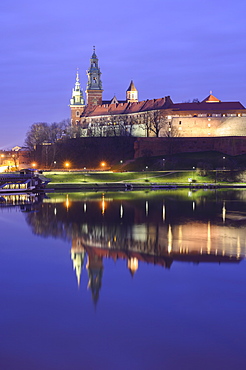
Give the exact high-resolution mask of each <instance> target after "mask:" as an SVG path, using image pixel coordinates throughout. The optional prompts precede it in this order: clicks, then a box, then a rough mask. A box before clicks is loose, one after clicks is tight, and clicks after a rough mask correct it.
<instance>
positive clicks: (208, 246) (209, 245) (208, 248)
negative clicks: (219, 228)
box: [207, 221, 211, 254]
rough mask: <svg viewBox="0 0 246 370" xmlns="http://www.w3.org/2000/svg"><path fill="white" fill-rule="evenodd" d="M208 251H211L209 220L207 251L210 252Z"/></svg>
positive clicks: (209, 226)
mask: <svg viewBox="0 0 246 370" xmlns="http://www.w3.org/2000/svg"><path fill="white" fill-rule="evenodd" d="M210 252H211V225H210V221H208V239H207V253H208V254H210Z"/></svg>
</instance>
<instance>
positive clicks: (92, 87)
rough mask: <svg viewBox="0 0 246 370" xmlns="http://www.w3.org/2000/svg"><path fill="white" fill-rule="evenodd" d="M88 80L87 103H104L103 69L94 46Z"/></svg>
mask: <svg viewBox="0 0 246 370" xmlns="http://www.w3.org/2000/svg"><path fill="white" fill-rule="evenodd" d="M87 76H88V82H87V88H86V98H87V105H92V106H93V105H101V104H102V93H103V90H102V81H101V71H100V68H99V66H98V58H97V56H96V52H95V46H94V47H93V54H92V57H91V64H90V68H89V69H88V71H87Z"/></svg>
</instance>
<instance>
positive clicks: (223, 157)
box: [223, 157, 225, 170]
mask: <svg viewBox="0 0 246 370" xmlns="http://www.w3.org/2000/svg"><path fill="white" fill-rule="evenodd" d="M223 170H225V157H223Z"/></svg>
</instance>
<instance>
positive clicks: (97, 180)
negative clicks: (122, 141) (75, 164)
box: [44, 170, 246, 191]
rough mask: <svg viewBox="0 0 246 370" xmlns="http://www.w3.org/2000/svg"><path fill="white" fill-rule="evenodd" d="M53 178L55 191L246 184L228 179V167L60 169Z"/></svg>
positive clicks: (218, 186) (194, 187)
mask: <svg viewBox="0 0 246 370" xmlns="http://www.w3.org/2000/svg"><path fill="white" fill-rule="evenodd" d="M44 175H45V176H46V177H47V178H49V179H50V180H51V181H50V183H49V184H48V186H47V189H54V190H85V191H86V190H94V191H95V190H119V191H125V190H139V189H150V190H155V189H168V188H170V189H173V188H191V189H199V188H205V189H206V188H229V187H233V188H235V187H236V188H244V187H246V183H243V182H238V181H225V180H223V179H224V178H228V173H227V171H225V170H220V171H218V170H216V171H210V173H209V174H208V175H206V176H201V175H200V174H199V173H197V172H196V171H186V170H181V171H142V172H112V171H56V172H45V173H44Z"/></svg>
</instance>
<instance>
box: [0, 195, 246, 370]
mask: <svg viewBox="0 0 246 370" xmlns="http://www.w3.org/2000/svg"><path fill="white" fill-rule="evenodd" d="M28 203H30V204H28ZM13 204H15V206H13ZM1 205H2V207H0V220H1V223H0V229H1V244H0V261H1V262H0V285H1V311H0V312H1V315H0V323H1V347H0V369H3V370H10V369H11V370H12V369H14V370H16V369H25V370H29V369H30V370H41V369H42V370H44V369H45V370H46V369H47V370H49V369H52V370H56V369H57V370H58V369H59V370H70V369H120V370H121V369H244V368H245V356H244V352H245V348H244V347H245V339H246V334H245V331H246V330H245V329H246V323H245V309H246V293H245V285H246V265H245V255H246V233H245V231H246V207H245V206H246V192H245V191H242V190H240V191H217V192H215V191H203V190H199V191H197V192H188V191H187V190H182V191H163V192H147V193H144V192H124V193H105V194H102V193H73V194H72V193H71V194H50V195H49V198H47V199H44V200H43V201H40V200H39V199H36V198H32V199H29V198H28V199H27V198H25V197H22V198H20V197H12V198H8V199H7V201H6V199H2V200H1Z"/></svg>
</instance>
